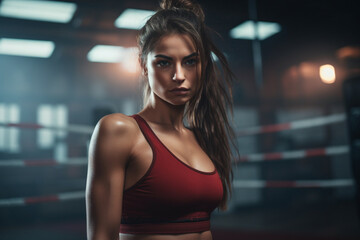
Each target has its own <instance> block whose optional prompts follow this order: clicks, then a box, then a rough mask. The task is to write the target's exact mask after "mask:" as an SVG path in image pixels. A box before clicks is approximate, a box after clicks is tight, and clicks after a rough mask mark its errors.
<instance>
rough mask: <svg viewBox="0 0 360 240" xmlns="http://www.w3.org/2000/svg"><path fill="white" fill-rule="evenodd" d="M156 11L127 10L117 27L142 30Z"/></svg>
mask: <svg viewBox="0 0 360 240" xmlns="http://www.w3.org/2000/svg"><path fill="white" fill-rule="evenodd" d="M154 13H155V12H154V11H149V10H140V9H132V8H128V9H126V10H125V11H124V12H123V13H122V14H121V15H120V16H119V17H118V18H117V19H116V20H115V26H116V27H118V28H127V29H137V30H138V29H140V28H142V27H143V26H144V25H145V23H146V21H147V20H148V19H149V18H150V17H151V16H152V15H154Z"/></svg>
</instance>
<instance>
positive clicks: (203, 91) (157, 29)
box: [138, 0, 237, 210]
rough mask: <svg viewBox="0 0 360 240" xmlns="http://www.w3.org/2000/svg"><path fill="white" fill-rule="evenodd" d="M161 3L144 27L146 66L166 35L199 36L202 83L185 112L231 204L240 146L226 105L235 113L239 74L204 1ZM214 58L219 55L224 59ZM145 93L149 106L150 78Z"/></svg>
mask: <svg viewBox="0 0 360 240" xmlns="http://www.w3.org/2000/svg"><path fill="white" fill-rule="evenodd" d="M160 7H161V9H159V10H158V11H157V12H156V13H155V14H154V15H153V16H152V17H151V18H150V19H149V20H148V21H147V22H146V24H145V25H144V27H142V28H141V29H140V32H139V35H138V47H139V52H140V55H139V57H140V62H141V65H142V67H144V66H145V65H146V56H147V55H148V53H149V52H150V51H151V50H152V49H153V48H154V46H155V45H156V43H157V41H158V40H159V39H160V38H161V37H163V36H165V35H169V34H186V35H188V36H190V37H191V39H192V41H193V42H194V45H195V47H196V49H197V51H198V52H199V56H200V60H201V77H200V80H201V81H200V82H201V84H200V87H199V90H198V92H197V93H196V94H195V96H194V97H193V98H192V99H191V100H190V101H189V102H188V103H187V104H186V109H185V113H184V117H185V119H186V120H187V122H188V124H189V127H190V128H191V129H192V130H193V132H194V134H195V136H196V139H197V141H198V142H199V144H200V146H201V148H202V149H203V150H204V151H205V152H206V153H207V154H208V155H209V157H210V159H211V160H212V161H213V163H214V165H215V167H216V169H217V171H218V173H219V176H220V178H221V181H222V184H223V189H224V194H223V199H222V201H221V203H220V205H219V208H220V209H221V210H226V209H227V200H228V197H231V195H232V190H231V182H232V180H233V172H232V167H231V159H232V158H233V156H234V154H233V152H232V149H231V147H230V143H232V144H233V146H235V148H234V149H235V151H236V152H237V149H236V145H235V143H234V139H235V134H234V131H233V129H232V127H231V125H230V124H229V119H228V114H227V109H226V106H228V109H229V110H230V112H231V115H232V116H233V112H232V105H233V103H232V91H231V86H232V81H233V74H232V72H231V70H230V68H229V65H228V62H227V60H226V58H225V56H224V54H223V53H222V52H221V51H219V49H218V48H217V47H216V46H215V45H214V43H213V42H212V40H211V39H210V36H209V34H210V31H211V30H210V29H209V28H208V27H207V26H206V25H205V23H204V20H205V15H204V12H203V10H202V8H201V6H200V5H199V4H198V3H196V2H194V1H190V0H163V1H162V2H161V4H160ZM214 58H217V59H218V63H219V64H217V62H216V61H215V59H214ZM219 67H220V68H219ZM143 94H144V101H143V104H144V106H146V105H147V104H148V101H149V98H150V94H151V89H150V86H149V84H148V82H147V81H144V92H143ZM228 195H229V196H228Z"/></svg>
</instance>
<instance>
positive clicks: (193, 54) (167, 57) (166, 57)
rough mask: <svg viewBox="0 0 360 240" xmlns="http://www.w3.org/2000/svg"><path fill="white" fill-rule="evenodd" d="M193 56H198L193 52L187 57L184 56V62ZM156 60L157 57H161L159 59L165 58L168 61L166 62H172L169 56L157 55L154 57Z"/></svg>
mask: <svg viewBox="0 0 360 240" xmlns="http://www.w3.org/2000/svg"><path fill="white" fill-rule="evenodd" d="M194 56H199V54H198V53H197V52H193V53H192V54H190V55H188V56H185V57H184V60H186V59H188V58H192V57H194ZM155 57H156V58H158V57H161V58H165V59H168V60H172V57H169V56H166V55H163V54H158V55H155Z"/></svg>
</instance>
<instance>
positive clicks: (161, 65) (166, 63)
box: [156, 60, 170, 67]
mask: <svg viewBox="0 0 360 240" xmlns="http://www.w3.org/2000/svg"><path fill="white" fill-rule="evenodd" d="M169 65H170V63H169V62H168V61H165V60H161V61H158V62H157V63H156V66H158V67H167V66H169Z"/></svg>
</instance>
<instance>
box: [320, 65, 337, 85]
mask: <svg viewBox="0 0 360 240" xmlns="http://www.w3.org/2000/svg"><path fill="white" fill-rule="evenodd" d="M320 77H321V80H322V81H323V82H324V83H327V84H331V83H334V82H335V68H334V67H333V66H331V65H330V64H326V65H322V66H321V67H320Z"/></svg>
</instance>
